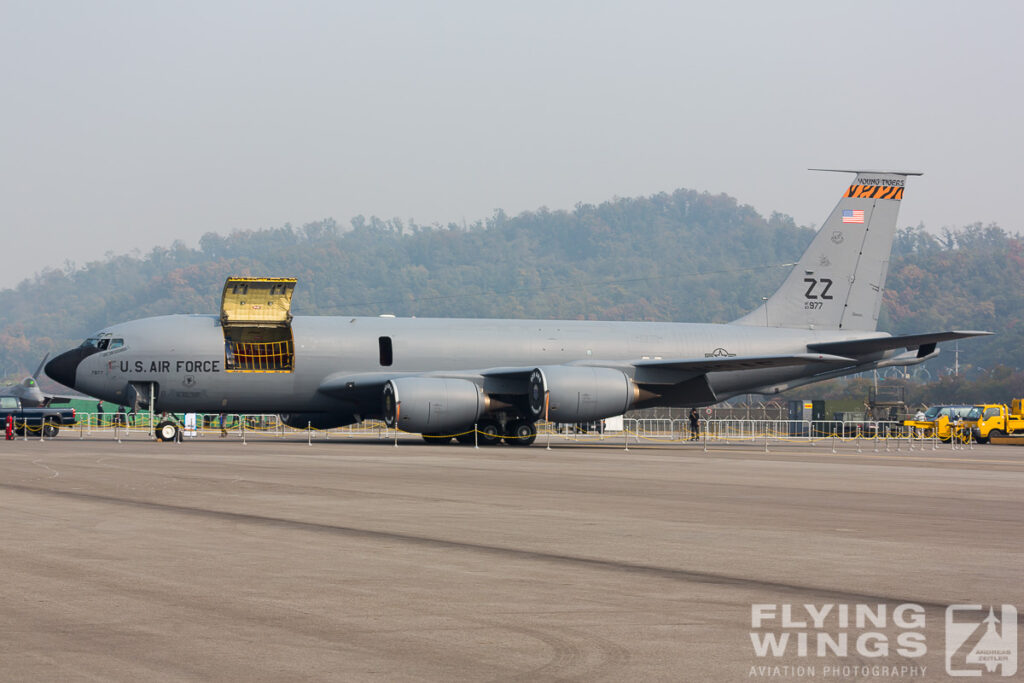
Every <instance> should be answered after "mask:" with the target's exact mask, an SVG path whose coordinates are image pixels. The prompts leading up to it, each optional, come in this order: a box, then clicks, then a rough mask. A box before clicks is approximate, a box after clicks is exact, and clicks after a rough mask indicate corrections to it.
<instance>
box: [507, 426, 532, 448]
mask: <svg viewBox="0 0 1024 683" xmlns="http://www.w3.org/2000/svg"><path fill="white" fill-rule="evenodd" d="M536 440H537V428H536V427H534V426H533V423H532V422H524V421H522V420H516V421H515V422H512V423H511V424H509V426H508V434H507V435H506V436H505V443H507V444H508V445H509V446H529V445H531V444H532V443H533V442H534V441H536Z"/></svg>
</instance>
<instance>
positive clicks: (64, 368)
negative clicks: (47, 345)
mask: <svg viewBox="0 0 1024 683" xmlns="http://www.w3.org/2000/svg"><path fill="white" fill-rule="evenodd" d="M97 350H98V349H95V348H82V347H79V348H77V349H71V350H70V351H65V352H64V353H62V354H60V355H59V356H57V357H56V358H54V359H53V360H51V361H50V362H49V363H47V364H46V374H47V375H49V376H50V377H51V378H52V379H54V380H56V381H58V382H60V383H61V384H63V385H64V386H66V387H71V388H72V389H74V388H75V378H76V377H75V376H76V374H77V373H78V364H79V363H81V362H82V360H83V359H84V358H86V357H87V356H91V355H92V354H94V353H96V351H97Z"/></svg>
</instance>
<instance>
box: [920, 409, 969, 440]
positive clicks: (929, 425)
mask: <svg viewBox="0 0 1024 683" xmlns="http://www.w3.org/2000/svg"><path fill="white" fill-rule="evenodd" d="M974 408H975V406H969V405H951V406H932V407H931V408H929V409H928V410H926V411H925V413H924V419H923V420H905V421H904V422H903V426H904V427H910V428H911V429H913V430H914V434H915V435H917V436H920V437H922V438H925V439H930V438H932V437H938V439H939V440H940V441H942V442H943V443H949V441H950V439H952V438H953V437H956V438H957V439H958V440H960V441H966V440H969V437H970V431H969V430H967V429H965V427H963V426H962V423H963V422H964V421H966V420H968V419H969V418H968V415H970V414H971V411H972V410H974Z"/></svg>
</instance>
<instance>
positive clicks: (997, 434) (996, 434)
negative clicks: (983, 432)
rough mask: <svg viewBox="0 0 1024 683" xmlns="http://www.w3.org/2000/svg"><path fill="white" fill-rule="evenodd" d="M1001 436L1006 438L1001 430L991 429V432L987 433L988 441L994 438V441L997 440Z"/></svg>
mask: <svg viewBox="0 0 1024 683" xmlns="http://www.w3.org/2000/svg"><path fill="white" fill-rule="evenodd" d="M1001 436H1006V433H1005V432H1003V430H1002V429H993V430H991V431H990V432H989V433H988V438H989V439H993V438H996V439H998V438H999V437H1001Z"/></svg>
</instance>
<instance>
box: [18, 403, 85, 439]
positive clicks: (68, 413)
mask: <svg viewBox="0 0 1024 683" xmlns="http://www.w3.org/2000/svg"><path fill="white" fill-rule="evenodd" d="M8 417H10V418H11V419H12V421H13V426H14V434H15V435H16V436H25V435H26V433H28V435H32V434H37V435H38V434H40V432H41V433H42V435H43V436H48V437H54V436H57V433H58V432H59V431H60V428H61V427H62V426H66V425H73V424H74V423H75V409H74V408H26V407H24V406H22V405H21V399H19V398H17V397H14V396H2V397H0V424H5V425H6V424H7V418H8Z"/></svg>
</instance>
